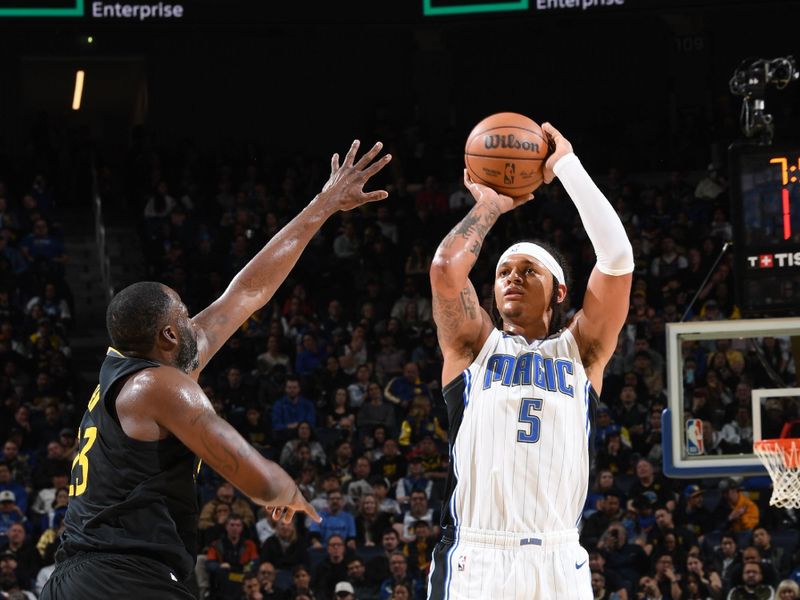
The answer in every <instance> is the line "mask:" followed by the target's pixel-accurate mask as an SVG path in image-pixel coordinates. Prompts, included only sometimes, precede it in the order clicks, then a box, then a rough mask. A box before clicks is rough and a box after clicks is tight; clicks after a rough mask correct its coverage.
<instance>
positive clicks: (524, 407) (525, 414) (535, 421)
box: [517, 398, 542, 444]
mask: <svg viewBox="0 0 800 600" xmlns="http://www.w3.org/2000/svg"><path fill="white" fill-rule="evenodd" d="M539 410H542V399H541V398H523V399H522V404H521V405H520V407H519V422H520V423H528V424H529V425H530V426H531V428H530V431H527V432H526V431H525V429H517V441H518V442H525V443H526V444H535V443H536V442H538V441H539V425H540V424H541V422H542V421H541V419H540V418H539V417H537V416H536V415H535V414H533V411H539Z"/></svg>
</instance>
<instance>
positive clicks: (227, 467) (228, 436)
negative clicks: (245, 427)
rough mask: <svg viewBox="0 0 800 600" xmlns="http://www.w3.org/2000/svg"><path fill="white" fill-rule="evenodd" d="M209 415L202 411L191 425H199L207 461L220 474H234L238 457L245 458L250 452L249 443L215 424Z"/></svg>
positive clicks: (237, 464)
mask: <svg viewBox="0 0 800 600" xmlns="http://www.w3.org/2000/svg"><path fill="white" fill-rule="evenodd" d="M209 417H210V415H208V414H207V413H202V414H200V415H198V416H197V417H195V418H194V419H192V421H191V423H192V425H195V426H199V427H200V440H201V441H202V443H203V448H204V449H205V451H206V452H207V453H208V458H209V459H210V460H208V463H209V464H210V465H211V466H212V467H214V468H215V469H217V470H218V471H219V472H220V474H221V475H226V476H230V475H235V474H237V473H238V472H239V467H240V463H239V460H240V459H246V458H247V457H248V456H249V455H250V452H251V447H250V444H248V443H247V442H246V441H245V440H244V439H242V438H239V436H237V435H234V434H233V433H231V432H229V431H225V429H224V428H221V427H218V426H216V424H215V423H214V420H213V419H210V418H209Z"/></svg>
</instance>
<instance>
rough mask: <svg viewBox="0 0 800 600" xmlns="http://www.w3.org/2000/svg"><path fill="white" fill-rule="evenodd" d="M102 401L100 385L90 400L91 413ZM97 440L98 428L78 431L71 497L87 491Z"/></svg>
mask: <svg viewBox="0 0 800 600" xmlns="http://www.w3.org/2000/svg"><path fill="white" fill-rule="evenodd" d="M98 400H100V386H99V385H98V386H97V387H96V388H95V390H94V392H93V393H92V397H91V399H90V400H89V412H91V411H92V409H93V408H94V407H95V405H96V404H97V402H98ZM96 439H97V427H86V428H84V429H79V430H78V455H77V456H76V457H75V459H74V460H73V461H72V477H71V480H72V481H71V483H70V484H69V495H70V496H80V495H81V494H83V493H84V492H85V491H86V486H87V485H88V483H89V456H88V453H89V450H91V449H92V446H94V442H95V440H96Z"/></svg>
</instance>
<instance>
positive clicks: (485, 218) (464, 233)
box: [441, 204, 500, 257]
mask: <svg viewBox="0 0 800 600" xmlns="http://www.w3.org/2000/svg"><path fill="white" fill-rule="evenodd" d="M499 216H500V211H499V210H497V209H496V208H494V207H493V206H488V205H485V204H476V205H475V206H473V207H472V210H470V211H469V213H467V216H465V217H464V218H463V219H461V221H460V222H459V223H458V224H457V225H456V226H455V227H453V229H452V230H451V231H450V233H448V234H447V237H445V238H444V240H442V244H441V245H442V247H443V248H451V247H452V246H454V245H455V244H456V242H458V241H459V240H461V241H462V242H463V243H464V244H465V245H468V249H469V252H471V253H472V254H474V255H475V256H476V257H477V256H478V254H480V251H481V246H482V245H483V240H484V238H485V237H486V234H487V233H489V230H490V229H491V228H492V225H494V223H495V221H497V217H499Z"/></svg>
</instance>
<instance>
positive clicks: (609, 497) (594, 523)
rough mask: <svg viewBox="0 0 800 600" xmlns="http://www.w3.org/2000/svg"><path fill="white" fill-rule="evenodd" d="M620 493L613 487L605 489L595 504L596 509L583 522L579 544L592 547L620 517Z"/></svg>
mask: <svg viewBox="0 0 800 600" xmlns="http://www.w3.org/2000/svg"><path fill="white" fill-rule="evenodd" d="M621 500H622V497H621V494H620V492H619V491H618V490H615V489H613V488H610V489H607V490H606V491H605V493H604V494H603V499H602V500H600V501H599V502H598V504H597V506H598V510H597V511H596V512H595V513H593V514H592V515H591V516H589V518H588V519H586V520H585V521H584V522H583V527H582V529H581V545H582V546H585V547H586V548H594V547H595V546H597V543H598V541H599V540H600V538H601V537H602V535H603V534H604V533H605V532H606V530H607V529H608V526H609V525H611V523H613V522H617V521H619V520H621V519H622V508H621V506H622V504H621Z"/></svg>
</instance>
